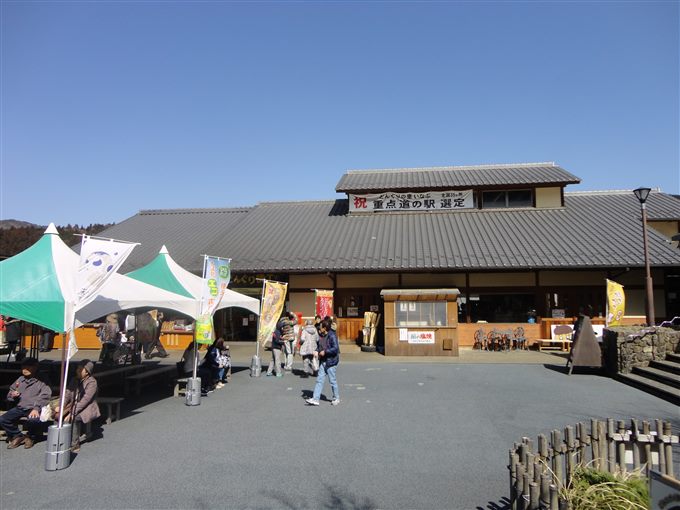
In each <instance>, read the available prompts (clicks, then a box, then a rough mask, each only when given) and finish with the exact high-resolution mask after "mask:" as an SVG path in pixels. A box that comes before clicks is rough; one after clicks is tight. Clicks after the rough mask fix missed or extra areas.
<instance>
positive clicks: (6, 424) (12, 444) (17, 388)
mask: <svg viewBox="0 0 680 510" xmlns="http://www.w3.org/2000/svg"><path fill="white" fill-rule="evenodd" d="M37 372H38V360H37V359H35V358H26V359H24V361H23V362H22V363H21V374H22V375H21V376H20V377H19V378H18V379H17V380H16V381H14V383H13V384H12V385H11V386H10V388H9V393H7V400H9V401H17V400H18V402H17V405H16V407H13V408H12V409H10V410H9V411H7V412H6V413H5V414H3V415H2V416H0V428H2V429H3V430H4V431H5V433H6V434H7V439H8V441H9V444H8V445H7V448H9V449H12V448H16V447H17V446H19V445H22V444H23V445H24V448H31V447H32V446H33V444H34V443H35V441H36V440H37V439H38V437H40V436H41V435H42V432H43V424H42V422H41V421H40V409H41V408H42V407H43V406H45V405H47V404H48V403H49V401H50V397H51V396H52V390H51V389H50V387H49V386H47V384H45V383H44V382H42V381H40V380H38V379H36V377H35V374H36V373H37ZM23 417H28V422H27V423H26V427H27V429H28V435H24V434H22V433H21V432H20V431H19V427H18V424H19V420H20V419H21V418H23Z"/></svg>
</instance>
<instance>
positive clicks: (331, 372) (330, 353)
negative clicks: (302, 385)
mask: <svg viewBox="0 0 680 510" xmlns="http://www.w3.org/2000/svg"><path fill="white" fill-rule="evenodd" d="M331 325H332V323H331V320H330V319H324V320H323V321H321V327H320V328H319V346H318V348H317V356H318V357H319V374H318V375H317V377H316V386H314V394H313V395H312V398H308V399H306V400H305V402H307V404H309V405H311V406H318V405H319V399H320V398H321V390H322V389H323V385H324V382H325V379H326V375H328V382H330V384H331V390H332V391H333V400H331V405H334V406H336V405H338V404H339V403H340V393H339V391H338V381H337V379H336V377H335V371H336V369H337V367H338V363H339V362H340V346H339V344H338V337H337V335H336V334H335V331H334V330H333V328H332V327H331Z"/></svg>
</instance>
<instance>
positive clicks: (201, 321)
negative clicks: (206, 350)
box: [194, 313, 214, 344]
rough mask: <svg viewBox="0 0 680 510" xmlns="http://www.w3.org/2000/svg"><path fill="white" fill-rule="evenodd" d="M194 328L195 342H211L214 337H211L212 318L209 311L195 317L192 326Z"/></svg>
mask: <svg viewBox="0 0 680 510" xmlns="http://www.w3.org/2000/svg"><path fill="white" fill-rule="evenodd" d="M194 327H195V328H196V331H195V332H194V333H195V337H196V343H199V344H212V343H213V341H214V339H213V336H214V335H213V320H212V315H211V314H209V313H204V314H203V315H200V316H199V317H198V319H196V324H195V326H194Z"/></svg>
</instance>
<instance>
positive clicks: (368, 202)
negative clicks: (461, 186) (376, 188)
mask: <svg viewBox="0 0 680 510" xmlns="http://www.w3.org/2000/svg"><path fill="white" fill-rule="evenodd" d="M472 207H474V200H473V195H472V190H465V191H423V192H409V193H393V192H391V191H390V192H385V193H374V194H370V195H352V194H350V195H349V212H351V213H373V212H393V211H451V210H454V209H471V208H472Z"/></svg>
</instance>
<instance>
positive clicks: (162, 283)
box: [126, 246, 260, 318]
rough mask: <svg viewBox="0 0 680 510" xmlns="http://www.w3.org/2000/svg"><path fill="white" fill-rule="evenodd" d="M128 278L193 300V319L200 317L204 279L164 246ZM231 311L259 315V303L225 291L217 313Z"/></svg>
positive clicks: (236, 293)
mask: <svg viewBox="0 0 680 510" xmlns="http://www.w3.org/2000/svg"><path fill="white" fill-rule="evenodd" d="M126 276H129V277H130V278H134V279H135V280H138V281H140V282H144V283H148V284H150V285H153V286H155V287H159V288H161V289H165V290H167V291H169V292H174V293H176V294H179V295H181V296H185V297H187V298H191V299H192V300H194V302H195V303H196V308H195V314H194V315H192V317H193V318H198V316H199V314H200V302H201V292H202V291H203V286H204V282H203V278H201V277H200V276H197V275H195V274H193V273H191V272H189V271H187V270H186V269H184V268H183V267H182V266H180V265H179V264H177V262H175V261H174V260H173V259H172V257H171V256H170V254H169V253H168V249H167V248H166V247H165V246H163V247H162V248H161V250H160V252H158V255H157V256H156V258H154V259H153V260H152V261H151V262H149V263H148V264H147V265H146V266H143V267H140V268H139V269H136V270H135V271H131V272H129V273H127V275H126ZM229 307H238V308H244V309H246V310H248V311H250V312H251V313H254V314H256V315H259V314H260V301H259V300H257V299H255V298H252V297H250V296H244V295H243V294H240V293H238V292H236V291H233V290H231V289H226V291H225V293H224V296H223V297H222V300H221V301H220V303H219V305H218V306H217V309H218V310H220V309H222V308H229Z"/></svg>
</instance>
